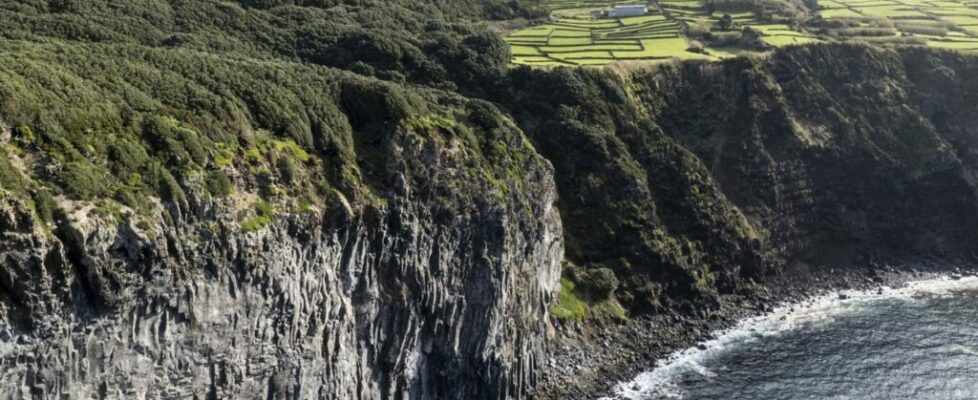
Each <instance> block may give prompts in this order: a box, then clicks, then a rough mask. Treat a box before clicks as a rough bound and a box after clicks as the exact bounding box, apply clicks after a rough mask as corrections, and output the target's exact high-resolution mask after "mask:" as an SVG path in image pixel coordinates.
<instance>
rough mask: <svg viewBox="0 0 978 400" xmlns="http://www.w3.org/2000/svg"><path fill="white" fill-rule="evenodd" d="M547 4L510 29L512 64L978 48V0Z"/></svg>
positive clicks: (553, 0)
mask: <svg viewBox="0 0 978 400" xmlns="http://www.w3.org/2000/svg"><path fill="white" fill-rule="evenodd" d="M547 4H549V5H550V7H551V8H552V10H553V16H554V17H555V18H557V21H556V22H550V23H546V24H543V25H537V26H531V27H528V28H525V29H522V30H518V31H515V32H511V33H510V34H509V35H508V36H507V38H506V40H507V42H509V43H510V45H511V46H512V48H513V51H512V59H511V62H512V63H514V64H524V65H535V66H561V65H605V64H610V63H614V62H619V61H629V60H644V61H655V60H665V59H704V60H718V59H723V58H729V57H733V56H736V55H738V54H742V53H744V52H758V51H766V50H769V49H771V48H775V47H783V46H790V45H803V44H810V43H819V42H824V41H846V40H862V41H872V42H875V43H893V44H920V45H929V46H932V47H940V48H948V49H959V50H974V49H976V48H978V46H975V44H974V42H975V41H976V39H978V3H974V2H967V1H965V0H950V1H937V2H935V1H926V0H883V1H875V0H873V1H867V0H823V1H819V2H816V1H814V0H659V1H656V2H651V3H649V4H650V8H649V10H650V14H649V15H646V16H639V17H627V18H605V17H600V16H599V13H600V12H602V11H606V10H609V9H610V8H611V7H613V6H614V5H618V4H631V3H629V2H627V1H611V0H600V1H588V0H548V2H547ZM622 46H627V48H623V47H622ZM609 53H610V54H609Z"/></svg>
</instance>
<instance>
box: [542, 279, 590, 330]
mask: <svg viewBox="0 0 978 400" xmlns="http://www.w3.org/2000/svg"><path fill="white" fill-rule="evenodd" d="M550 313H551V314H553V316H554V318H557V319H559V320H561V321H580V320H583V319H584V317H585V315H586V313H587V304H586V303H584V300H582V299H581V295H580V294H578V293H577V287H576V286H575V285H574V282H572V281H571V280H570V279H568V278H561V279H560V298H559V299H558V300H557V304H555V305H554V306H553V308H551V309H550Z"/></svg>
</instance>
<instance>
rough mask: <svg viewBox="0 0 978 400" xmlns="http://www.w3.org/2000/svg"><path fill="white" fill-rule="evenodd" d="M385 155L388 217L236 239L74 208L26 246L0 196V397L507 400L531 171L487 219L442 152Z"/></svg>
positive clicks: (541, 299) (370, 215) (551, 215)
mask: <svg viewBox="0 0 978 400" xmlns="http://www.w3.org/2000/svg"><path fill="white" fill-rule="evenodd" d="M388 150H389V151H390V153H389V155H391V158H390V159H389V161H388V163H387V167H386V168H385V169H384V173H386V174H389V176H390V177H391V178H393V179H394V180H396V181H398V182H399V183H398V184H397V187H398V195H396V196H394V197H393V198H392V200H390V202H389V203H387V204H385V205H382V206H376V207H375V206H357V205H351V204H350V203H349V202H347V201H346V200H345V199H344V198H343V197H342V195H338V200H336V201H335V202H334V203H333V204H334V207H332V208H330V209H329V210H326V211H325V212H322V213H317V214H309V215H305V216H294V215H293V216H288V217H283V218H281V219H280V220H278V221H276V222H275V223H273V224H271V225H269V226H268V227H267V228H265V229H262V230H259V231H256V232H251V233H242V232H239V231H237V230H236V228H235V224H234V223H233V221H234V218H233V215H231V214H230V213H228V212H227V211H226V210H225V209H224V208H223V207H220V206H219V207H212V206H211V205H205V204H198V205H196V206H194V205H191V207H190V208H191V209H192V210H191V211H193V212H192V213H191V214H196V215H204V216H207V217H206V218H204V219H201V220H197V221H189V220H183V221H181V220H180V219H179V218H175V219H172V221H173V222H171V223H163V222H161V223H160V225H159V226H155V227H145V226H144V227H143V228H144V229H142V228H136V227H134V226H132V225H134V224H131V223H129V222H128V221H126V220H122V221H113V220H111V219H108V218H96V217H88V216H89V215H91V214H90V213H89V212H88V211H89V210H86V209H85V208H84V207H81V208H79V210H78V211H77V212H75V213H74V214H71V215H67V216H65V217H64V218H63V220H62V221H61V222H60V223H59V224H58V226H59V228H58V229H57V231H55V232H45V230H44V229H42V228H41V227H40V226H39V225H38V224H37V223H36V221H35V220H34V217H33V215H32V214H31V213H30V212H27V211H23V210H25V209H28V208H27V207H26V206H25V205H24V204H17V203H15V202H13V200H10V199H8V200H7V201H5V203H4V204H3V206H2V207H0V232H3V235H2V236H0V248H2V249H3V251H2V252H0V313H2V314H0V316H2V317H3V322H2V323H0V328H2V329H0V357H2V361H0V362H2V367H0V398H13V399H17V398H62V397H70V398H147V399H151V398H199V399H214V398H267V399H309V398H324V399H330V398H333V399H382V398H411V399H434V398H438V399H442V398H459V399H460V398H466V399H469V398H472V399H477V398H484V399H496V398H506V397H513V396H520V395H522V394H523V393H525V391H526V390H527V388H528V387H529V386H530V385H531V384H532V383H533V381H534V379H535V375H534V373H535V370H536V365H537V363H538V362H539V361H538V360H539V359H540V358H541V357H542V355H543V354H544V351H545V347H546V340H547V332H548V322H547V320H548V318H547V309H548V306H549V304H550V303H551V301H552V298H553V296H554V295H555V291H556V290H557V286H558V285H557V281H558V278H559V265H560V260H561V258H562V254H563V244H562V240H561V231H560V222H559V217H558V215H557V213H556V210H555V209H554V208H553V207H552V203H553V201H554V197H555V188H554V185H553V182H552V178H551V170H550V167H549V164H547V163H546V162H544V161H542V159H540V158H539V157H537V158H533V159H531V160H530V161H529V162H528V163H526V164H525V165H523V167H524V168H525V172H526V177H527V178H528V180H529V182H530V183H531V184H532V187H531V188H529V189H528V190H526V191H524V192H523V193H518V194H517V193H511V194H504V195H500V196H501V198H500V200H499V201H491V202H490V201H486V199H487V198H492V193H490V191H491V189H489V188H488V187H484V186H485V185H482V184H480V183H478V182H475V181H472V182H465V181H462V179H461V178H462V176H461V175H458V174H457V173H456V172H458V171H459V170H458V169H457V168H456V167H455V166H454V165H455V164H454V161H453V160H455V159H456V158H458V157H457V155H453V154H452V149H451V148H450V147H437V146H435V147H433V146H421V145H412V144H411V143H407V142H405V143H396V144H394V145H393V146H392V147H391V148H390V149H388ZM412 160H414V161H412ZM412 162H421V163H428V164H429V165H431V166H432V167H434V168H438V171H439V172H438V174H437V175H428V176H423V174H419V173H415V172H413V171H414V170H413V169H412V168H415V167H417V166H412V165H411V163H412ZM433 188H434V189H433ZM439 188H440V189H445V190H444V191H441V192H440V193H441V194H440V197H439V198H437V199H436V198H434V197H433V196H432V195H431V193H434V192H438V190H436V189H439ZM439 202H440V203H439ZM192 203H193V202H192ZM436 203H439V204H440V205H439V204H436ZM447 209H451V210H454V211H453V212H451V213H448V212H446V210H447ZM172 211H173V209H172V207H171V212H170V214H171V215H173V214H175V213H174V212H172ZM163 220H165V219H164V218H161V221H163Z"/></svg>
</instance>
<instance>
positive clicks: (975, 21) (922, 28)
mask: <svg viewBox="0 0 978 400" xmlns="http://www.w3.org/2000/svg"><path fill="white" fill-rule="evenodd" d="M819 14H820V15H821V18H822V20H821V21H819V22H818V23H817V24H814V25H813V26H812V27H811V29H813V30H817V31H818V32H819V33H820V34H822V35H823V36H827V37H830V38H834V39H842V40H870V41H873V42H877V43H898V44H921V45H928V46H931V47H940V48H948V49H958V50H974V49H978V46H976V45H975V42H976V41H978V3H974V2H969V1H964V0H947V1H925V0H885V1H865V0H831V1H822V2H819Z"/></svg>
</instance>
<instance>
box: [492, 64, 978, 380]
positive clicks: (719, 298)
mask: <svg viewBox="0 0 978 400" xmlns="http://www.w3.org/2000/svg"><path fill="white" fill-rule="evenodd" d="M976 66H978V58H976V57H975V56H973V55H971V56H969V55H962V54H959V53H954V52H939V51H930V50H926V49H916V48H907V49H880V48H875V47H871V46H865V45H831V46H805V47H797V48H788V49H784V50H779V51H776V52H774V53H773V54H771V55H769V56H764V57H756V58H746V59H737V60H730V61H726V62H723V63H677V64H666V65H661V66H658V67H655V68H648V69H645V70H638V71H627V72H618V73H613V72H595V71H570V70H567V71H560V72H559V73H552V74H547V73H541V72H536V71H529V70H523V71H520V72H518V73H516V74H515V75H516V77H515V79H516V81H517V82H518V83H517V84H516V85H515V87H519V88H521V89H520V90H517V91H514V92H512V93H509V94H508V96H509V97H508V98H509V99H510V100H509V101H512V102H513V103H514V104H520V106H516V107H513V108H512V110H513V112H514V114H515V115H516V117H517V120H518V121H520V124H521V125H522V126H523V127H524V130H525V131H526V132H527V133H528V134H530V135H531V136H532V137H533V139H534V142H535V144H536V145H537V148H538V149H539V150H540V151H541V153H542V154H544V156H546V157H548V158H549V159H550V160H551V161H552V162H553V163H554V166H555V171H556V179H557V185H558V190H559V193H560V205H559V207H560V209H561V213H562V215H563V216H564V223H565V229H566V230H565V235H566V236H567V244H568V248H567V257H568V260H569V261H570V263H571V267H570V268H569V271H568V272H569V273H568V274H567V275H568V279H571V280H576V281H578V282H577V283H579V284H585V283H586V282H584V281H583V279H587V278H588V277H590V275H589V274H588V271H590V270H593V269H596V268H603V267H610V268H612V269H613V270H614V271H615V273H616V275H617V276H618V277H619V278H620V281H621V287H620V288H619V289H618V290H617V292H616V293H615V295H614V297H615V298H616V299H617V300H618V301H620V302H621V303H623V304H624V305H626V307H628V308H629V311H630V314H631V315H632V316H633V317H634V319H635V320H634V321H632V322H630V323H628V324H627V325H625V326H623V327H614V328H609V329H607V330H604V329H600V328H595V327H596V326H600V320H601V317H602V316H603V315H602V309H601V308H600V307H601V305H602V304H604V302H606V301H607V300H602V299H600V298H596V296H594V295H593V294H591V293H587V292H586V291H584V292H582V293H579V295H580V296H581V297H582V298H583V299H585V300H586V301H590V302H591V303H592V304H591V308H592V309H591V310H590V311H589V312H588V317H586V318H591V319H592V321H591V322H584V325H583V328H582V325H581V322H573V321H571V322H568V323H567V324H566V326H565V327H564V329H562V332H563V336H564V337H566V338H568V339H569V340H565V341H563V342H564V345H563V348H562V350H560V351H558V352H557V355H556V359H557V360H558V361H557V362H556V363H555V364H553V365H551V370H550V372H548V382H547V385H546V386H545V389H544V390H543V391H542V392H541V393H540V397H542V398H565V396H566V397H578V396H587V395H594V394H596V393H595V392H594V390H595V387H596V386H597V387H600V389H605V388H606V386H607V385H610V384H611V383H612V382H610V381H609V380H608V378H607V375H606V374H612V375H614V374H615V371H622V370H629V371H632V370H634V368H635V366H636V365H640V366H648V364H643V363H647V362H648V361H649V358H648V356H647V355H648V354H653V353H654V354H659V355H662V354H663V353H664V352H667V351H668V349H669V348H670V347H669V346H676V345H682V344H686V345H689V344H691V343H689V341H690V340H693V339H695V338H698V337H701V336H702V334H704V333H705V331H706V330H708V329H710V327H716V326H723V321H724V320H725V319H726V318H728V317H730V316H737V315H742V314H740V312H741V311H743V310H744V309H745V308H748V309H750V308H754V307H760V308H761V309H763V307H764V304H769V302H771V301H775V300H777V299H783V298H784V296H790V295H792V292H794V293H802V292H805V291H806V290H808V288H809V287H826V286H832V285H833V284H834V285H840V284H848V282H849V278H847V276H848V275H849V274H854V275H855V276H860V275H861V274H864V273H867V272H864V271H866V269H869V270H872V269H873V268H877V269H881V268H885V267H884V266H886V265H887V264H888V263H892V264H890V265H894V266H913V265H914V264H915V262H914V261H912V260H920V259H921V258H926V257H931V259H932V260H939V259H943V260H956V259H973V255H974V253H975V250H976V248H975V243H976V242H975V240H976V238H978V229H976V226H978V225H976V223H975V222H978V184H976V182H978V181H976V179H975V171H976V167H978V164H976V159H975V151H976V149H978V131H976V129H978V128H976V126H978V124H976V122H978V103H976V101H975V100H976V99H975V96H976V93H978V92H976V86H975V85H976V84H978V79H976V77H978V75H976V74H975V73H974V72H975V68H976ZM919 265H920V264H918V266H917V268H919V267H920V266H919ZM944 265H945V266H946V267H947V266H949V265H955V264H944ZM887 269H888V268H887ZM868 274H870V276H876V275H873V274H875V272H869V273H868ZM581 277H584V278H583V279H582V278H581ZM816 278H818V279H816ZM863 279H866V278H864V277H860V278H858V279H857V280H856V281H855V282H862V281H863ZM643 316H644V317H643ZM595 320H597V321H595ZM676 326H683V327H687V328H688V329H689V330H688V331H682V330H679V331H677V330H676V329H675V327H676ZM631 340H637V341H641V343H629V341H631ZM656 341H658V342H660V343H661V344H662V346H658V345H654V344H649V342H656ZM609 342H611V343H613V345H608V343H609ZM602 343H604V345H602ZM621 343H625V344H621ZM578 346H579V347H578ZM580 348H585V349H591V350H592V351H595V349H599V350H597V351H601V352H602V353H603V354H604V355H603V356H593V357H591V356H588V355H587V354H581V353H580V350H578V349H580ZM607 353H614V354H616V355H612V356H607ZM567 360H577V362H581V363H583V364H582V368H580V369H577V370H575V371H574V372H573V374H574V375H577V376H576V377H574V378H570V377H569V376H568V375H570V373H568V371H567V369H566V368H563V367H562V366H561V364H562V363H565V362H567ZM595 360H603V361H595ZM581 376H584V377H587V378H582V377H581ZM592 377H594V378H593V379H592ZM582 387H584V388H590V389H584V390H581V388H582ZM600 389H598V390H600Z"/></svg>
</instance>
